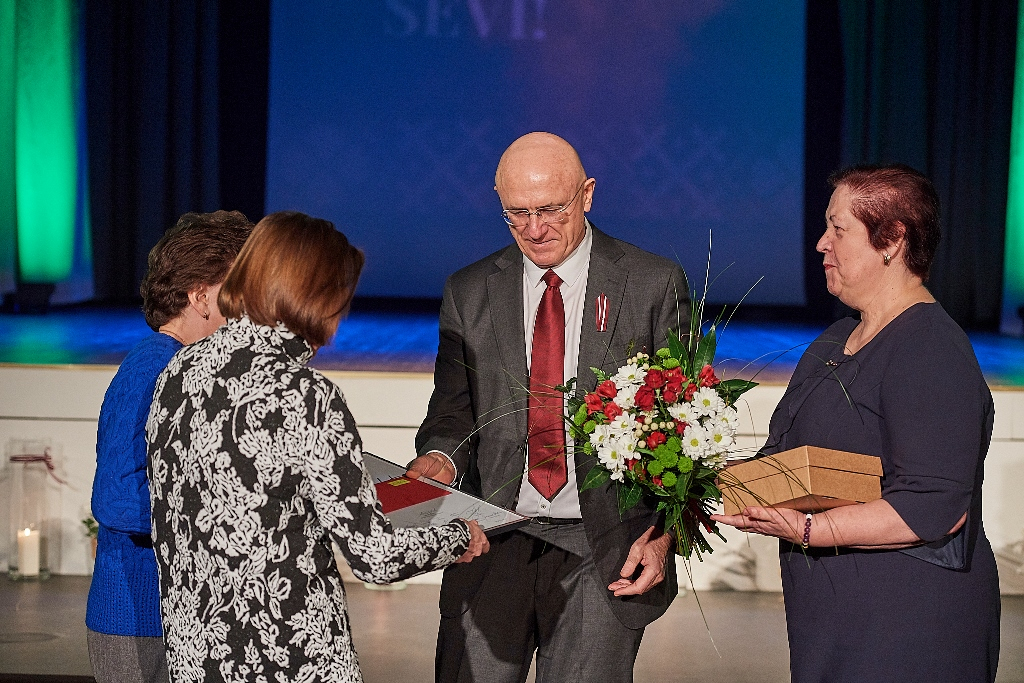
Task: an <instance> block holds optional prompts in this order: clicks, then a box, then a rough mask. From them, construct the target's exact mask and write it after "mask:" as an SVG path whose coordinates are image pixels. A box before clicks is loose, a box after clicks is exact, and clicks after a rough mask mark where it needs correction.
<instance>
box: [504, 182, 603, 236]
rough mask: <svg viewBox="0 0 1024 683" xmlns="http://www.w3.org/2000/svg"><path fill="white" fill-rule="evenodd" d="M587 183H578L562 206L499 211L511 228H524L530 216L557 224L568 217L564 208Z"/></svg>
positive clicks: (566, 207)
mask: <svg viewBox="0 0 1024 683" xmlns="http://www.w3.org/2000/svg"><path fill="white" fill-rule="evenodd" d="M586 184H587V181H586V180H584V181H583V185H580V186H579V187H578V188H577V189H576V194H574V195H573V196H572V199H570V200H569V201H567V202H566V203H565V204H563V205H562V206H547V207H544V208H543V209H537V210H536V211H527V210H526V209H505V210H504V211H502V212H501V217H502V218H504V219H505V222H506V223H508V224H509V225H511V226H512V227H513V228H525V227H526V226H527V225H529V224H530V216H536V217H537V220H539V221H540V222H541V223H547V224H548V225H558V224H559V223H564V222H565V221H566V220H567V219H568V218H569V214H567V213H566V210H567V209H568V208H569V207H570V206H572V203H573V202H574V201H576V197H578V196H580V190H582V189H583V186H584V185H586Z"/></svg>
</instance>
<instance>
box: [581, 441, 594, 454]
mask: <svg viewBox="0 0 1024 683" xmlns="http://www.w3.org/2000/svg"><path fill="white" fill-rule="evenodd" d="M583 452H584V453H586V454H587V455H591V454H593V452H594V444H592V443H590V442H589V441H585V442H583Z"/></svg>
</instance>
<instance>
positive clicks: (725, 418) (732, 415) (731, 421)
mask: <svg viewBox="0 0 1024 683" xmlns="http://www.w3.org/2000/svg"><path fill="white" fill-rule="evenodd" d="M716 417H717V418H718V420H719V421H721V422H725V423H726V424H728V425H729V426H730V427H732V428H733V431H734V432H735V430H736V428H737V427H738V426H739V422H740V414H739V413H738V412H736V409H735V408H733V407H732V406H729V407H728V408H726V409H725V410H722V411H720V412H719V413H718V415H716Z"/></svg>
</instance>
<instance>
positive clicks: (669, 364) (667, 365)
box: [662, 358, 679, 370]
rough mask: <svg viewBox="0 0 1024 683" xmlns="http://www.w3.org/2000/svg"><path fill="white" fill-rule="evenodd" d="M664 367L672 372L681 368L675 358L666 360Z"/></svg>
mask: <svg viewBox="0 0 1024 683" xmlns="http://www.w3.org/2000/svg"><path fill="white" fill-rule="evenodd" d="M662 365H664V366H665V369H666V370H671V369H672V368H678V367H679V361H678V360H676V359H675V358H666V359H665V360H664V362H663V363H662Z"/></svg>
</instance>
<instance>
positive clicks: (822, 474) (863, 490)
mask: <svg viewBox="0 0 1024 683" xmlns="http://www.w3.org/2000/svg"><path fill="white" fill-rule="evenodd" d="M881 477H882V461H881V459H880V458H876V457H875V456H873V455H861V454H859V453H847V452H846V451H834V450H832V449H829V448H818V447H817V446H800V447H799V448H793V449H790V450H788V451H783V452H782V453H776V454H775V455H762V456H760V457H758V458H753V459H751V460H745V461H743V462H739V463H736V464H735V465H730V466H729V467H726V468H725V469H724V470H722V473H721V474H720V475H719V478H718V481H719V488H720V489H721V491H722V500H723V502H724V504H725V514H727V515H735V514H739V513H740V512H741V511H742V510H743V508H745V507H747V506H748V505H760V506H766V507H767V506H775V507H784V508H792V509H794V510H799V511H801V512H821V511H823V510H828V509H831V508H834V507H839V506H841V505H854V504H856V503H866V502H868V501H871V500H878V499H879V498H881V497H882V479H881Z"/></svg>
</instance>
